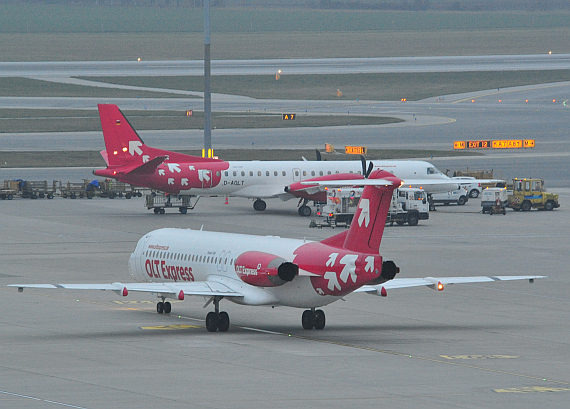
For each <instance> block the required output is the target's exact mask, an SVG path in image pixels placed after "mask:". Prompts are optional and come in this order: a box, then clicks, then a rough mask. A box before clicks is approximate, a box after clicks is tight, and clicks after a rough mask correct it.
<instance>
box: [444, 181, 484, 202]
mask: <svg viewBox="0 0 570 409" xmlns="http://www.w3.org/2000/svg"><path fill="white" fill-rule="evenodd" d="M452 179H454V180H457V181H458V182H459V184H460V185H461V186H463V187H464V188H465V190H466V191H467V193H468V194H469V197H470V198H472V199H475V198H476V197H479V195H480V194H481V191H482V190H483V188H482V187H481V183H480V182H478V181H477V179H475V178H474V177H472V176H454V177H452Z"/></svg>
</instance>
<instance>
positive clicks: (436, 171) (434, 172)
mask: <svg viewBox="0 0 570 409" xmlns="http://www.w3.org/2000/svg"><path fill="white" fill-rule="evenodd" d="M440 173H441V171H440V170H439V169H438V168H434V167H428V168H427V174H428V175H438V174H440Z"/></svg>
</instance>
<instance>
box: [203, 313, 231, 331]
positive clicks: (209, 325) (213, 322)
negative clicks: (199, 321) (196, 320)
mask: <svg viewBox="0 0 570 409" xmlns="http://www.w3.org/2000/svg"><path fill="white" fill-rule="evenodd" d="M219 320H220V318H219V316H218V314H216V313H215V312H214V311H210V312H209V313H208V315H206V329H207V330H208V332H216V331H217V329H218V321H219ZM228 323H229V322H228Z"/></svg>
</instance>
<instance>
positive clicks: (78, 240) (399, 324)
mask: <svg viewBox="0 0 570 409" xmlns="http://www.w3.org/2000/svg"><path fill="white" fill-rule="evenodd" d="M560 193H562V196H561V204H562V207H561V208H560V209H557V210H555V211H553V212H539V211H533V212H530V213H514V212H509V213H507V215H506V216H488V215H482V214H480V213H479V210H480V206H479V203H478V201H477V200H470V201H469V202H468V204H467V205H465V206H462V207H444V206H439V207H438V211H437V212H433V213H432V214H431V215H430V220H428V221H422V222H420V225H419V226H417V227H397V226H394V227H387V228H386V230H385V235H384V240H383V242H382V246H381V252H382V254H383V255H384V256H385V257H387V258H389V259H392V260H394V261H395V262H396V263H397V264H398V266H400V268H401V273H400V276H401V277H424V276H438V275H481V274H490V275H496V274H547V275H549V276H550V278H548V279H545V280H537V281H536V282H535V283H534V284H532V285H531V284H529V283H526V282H512V283H489V284H477V285H454V286H448V287H447V288H445V290H444V291H442V292H436V291H433V290H430V289H425V288H420V289H409V290H406V289H404V290H393V291H390V292H389V294H388V297H386V298H383V297H374V296H369V295H364V294H361V295H350V296H347V297H345V301H338V302H336V303H333V304H332V305H330V306H327V307H325V311H326V314H327V327H326V328H325V329H324V330H323V331H304V330H302V329H301V323H300V322H301V319H300V317H301V310H297V309H290V308H276V309H271V308H254V307H243V306H238V305H234V304H232V303H230V302H228V301H225V300H224V301H222V306H223V308H224V309H225V310H226V311H228V312H229V314H230V317H231V322H232V326H231V328H230V331H229V332H227V333H208V332H207V331H206V330H205V328H204V321H203V320H204V317H205V315H206V312H207V311H209V308H206V309H203V308H202V307H203V305H204V303H205V301H204V300H203V299H202V298H192V299H189V300H187V301H184V302H179V303H174V304H173V313H172V314H170V316H165V315H158V314H156V312H155V302H156V299H153V298H151V297H150V296H143V295H136V294H130V295H129V296H128V297H126V298H123V297H119V296H117V295H115V294H113V293H103V292H73V291H72V292H66V291H51V292H50V291H39V290H38V291H35V290H34V291H29V290H26V291H25V292H24V293H22V294H20V293H18V292H17V291H16V290H13V289H8V288H6V287H5V286H6V285H7V284H11V283H20V282H46V283H54V282H55V283H60V282H77V283H82V282H116V281H127V280H130V278H129V277H128V276H126V275H125V274H126V271H127V267H126V265H127V261H128V257H129V254H130V252H131V251H132V250H133V248H134V246H135V244H136V241H137V240H138V239H139V238H140V237H141V236H142V235H143V234H144V233H146V232H148V231H150V230H152V229H155V228H160V227H181V228H194V229H200V228H203V229H206V230H212V231H229V232H237V233H250V234H260V235H267V234H272V235H280V236H282V237H293V238H306V239H310V240H311V239H322V238H325V237H329V236H331V235H333V234H335V233H339V232H340V231H341V230H338V229H337V230H326V229H324V230H318V229H310V228H308V220H307V219H304V218H300V217H298V216H297V215H296V211H295V203H293V202H279V201H271V202H269V203H268V209H267V210H266V211H265V212H264V214H259V213H257V212H255V211H253V209H252V207H251V201H249V200H244V199H233V198H232V199H230V204H229V205H225V204H223V203H224V200H225V199H224V198H209V199H204V200H203V201H201V202H200V203H199V204H198V206H197V207H196V209H194V210H193V211H192V212H190V213H189V214H187V215H185V216H182V215H180V214H178V212H169V213H167V214H165V215H163V216H157V215H154V214H152V213H150V212H148V211H147V210H146V209H145V208H144V206H143V200H142V199H131V200H125V199H115V200H109V199H99V198H95V199H93V200H87V199H83V200H79V199H77V200H70V199H61V198H57V197H56V198H55V199H54V200H46V199H38V200H35V201H32V200H24V199H21V200H18V199H15V200H12V201H2V202H1V203H0V204H1V205H0V226H1V231H2V232H3V234H2V236H0V243H1V246H2V249H3V250H2V254H1V255H0V289H2V300H3V301H2V306H3V314H2V317H1V318H0V322H1V324H2V325H1V328H2V330H1V331H2V336H1V338H0V343H1V344H0V346H1V350H2V360H1V363H0V367H1V368H2V370H1V371H0V384H1V385H2V388H0V389H1V390H0V406H6V407H8V406H9V407H11V408H19V407H22V408H24V407H25V408H30V407H46V408H48V407H54V405H55V406H56V407H57V406H62V405H65V406H67V407H69V406H71V407H76V408H88V409H97V408H108V407H109V406H120V407H123V408H126V409H129V408H140V407H162V408H165V409H168V408H178V407H180V406H192V407H204V408H210V407H216V408H250V407H252V406H260V405H262V406H268V407H269V406H270V407H277V408H293V407H294V408H298V407H323V408H324V407H326V408H337V407H338V408H344V407H346V405H347V404H350V405H351V407H357V408H360V407H362V408H364V407H370V405H377V404H379V403H381V404H382V406H384V407H394V408H395V407H403V406H406V407H412V406H416V407H424V408H441V407H488V408H491V407H497V406H506V407H520V408H535V407H538V406H540V407H545V406H546V407H564V406H565V403H566V402H567V400H568V393H569V392H570V376H569V373H568V368H567V361H568V358H569V355H568V354H569V353H568V351H569V350H570V348H569V345H568V336H567V335H568V333H569V331H570V327H569V323H570V319H569V318H570V316H569V314H570V309H569V308H568V305H569V302H570V298H569V297H568V293H569V290H570V288H569V285H570V279H569V278H568V275H567V274H566V272H567V266H568V265H569V262H570V259H569V255H568V251H567V243H568V242H569V240H570V237H569V236H570V225H569V224H570V216H569V215H570V213H569V212H568V211H567V209H568V206H569V204H570V190H569V189H565V190H562V191H561V192H560ZM201 200H202V199H201Z"/></svg>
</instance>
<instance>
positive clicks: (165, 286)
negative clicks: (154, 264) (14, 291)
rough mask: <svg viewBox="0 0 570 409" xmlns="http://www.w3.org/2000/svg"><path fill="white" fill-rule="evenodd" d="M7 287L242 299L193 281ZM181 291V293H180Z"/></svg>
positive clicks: (229, 291) (222, 287) (216, 285)
mask: <svg viewBox="0 0 570 409" xmlns="http://www.w3.org/2000/svg"><path fill="white" fill-rule="evenodd" d="M8 287H17V288H18V291H20V292H21V291H23V290H24V288H52V289H56V288H63V289H66V290H103V291H114V292H116V293H117V294H119V295H123V296H126V295H127V294H128V293H129V292H130V291H133V292H143V293H156V294H172V295H173V296H175V297H176V298H179V299H183V298H184V295H197V296H204V297H213V296H223V297H243V294H241V293H239V292H237V291H234V290H232V289H231V288H229V287H227V286H225V285H223V284H221V283H217V282H213V281H198V282H196V281H193V282H179V283H172V282H169V283H112V284H10V285H9V286H8ZM181 291H182V293H181Z"/></svg>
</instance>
